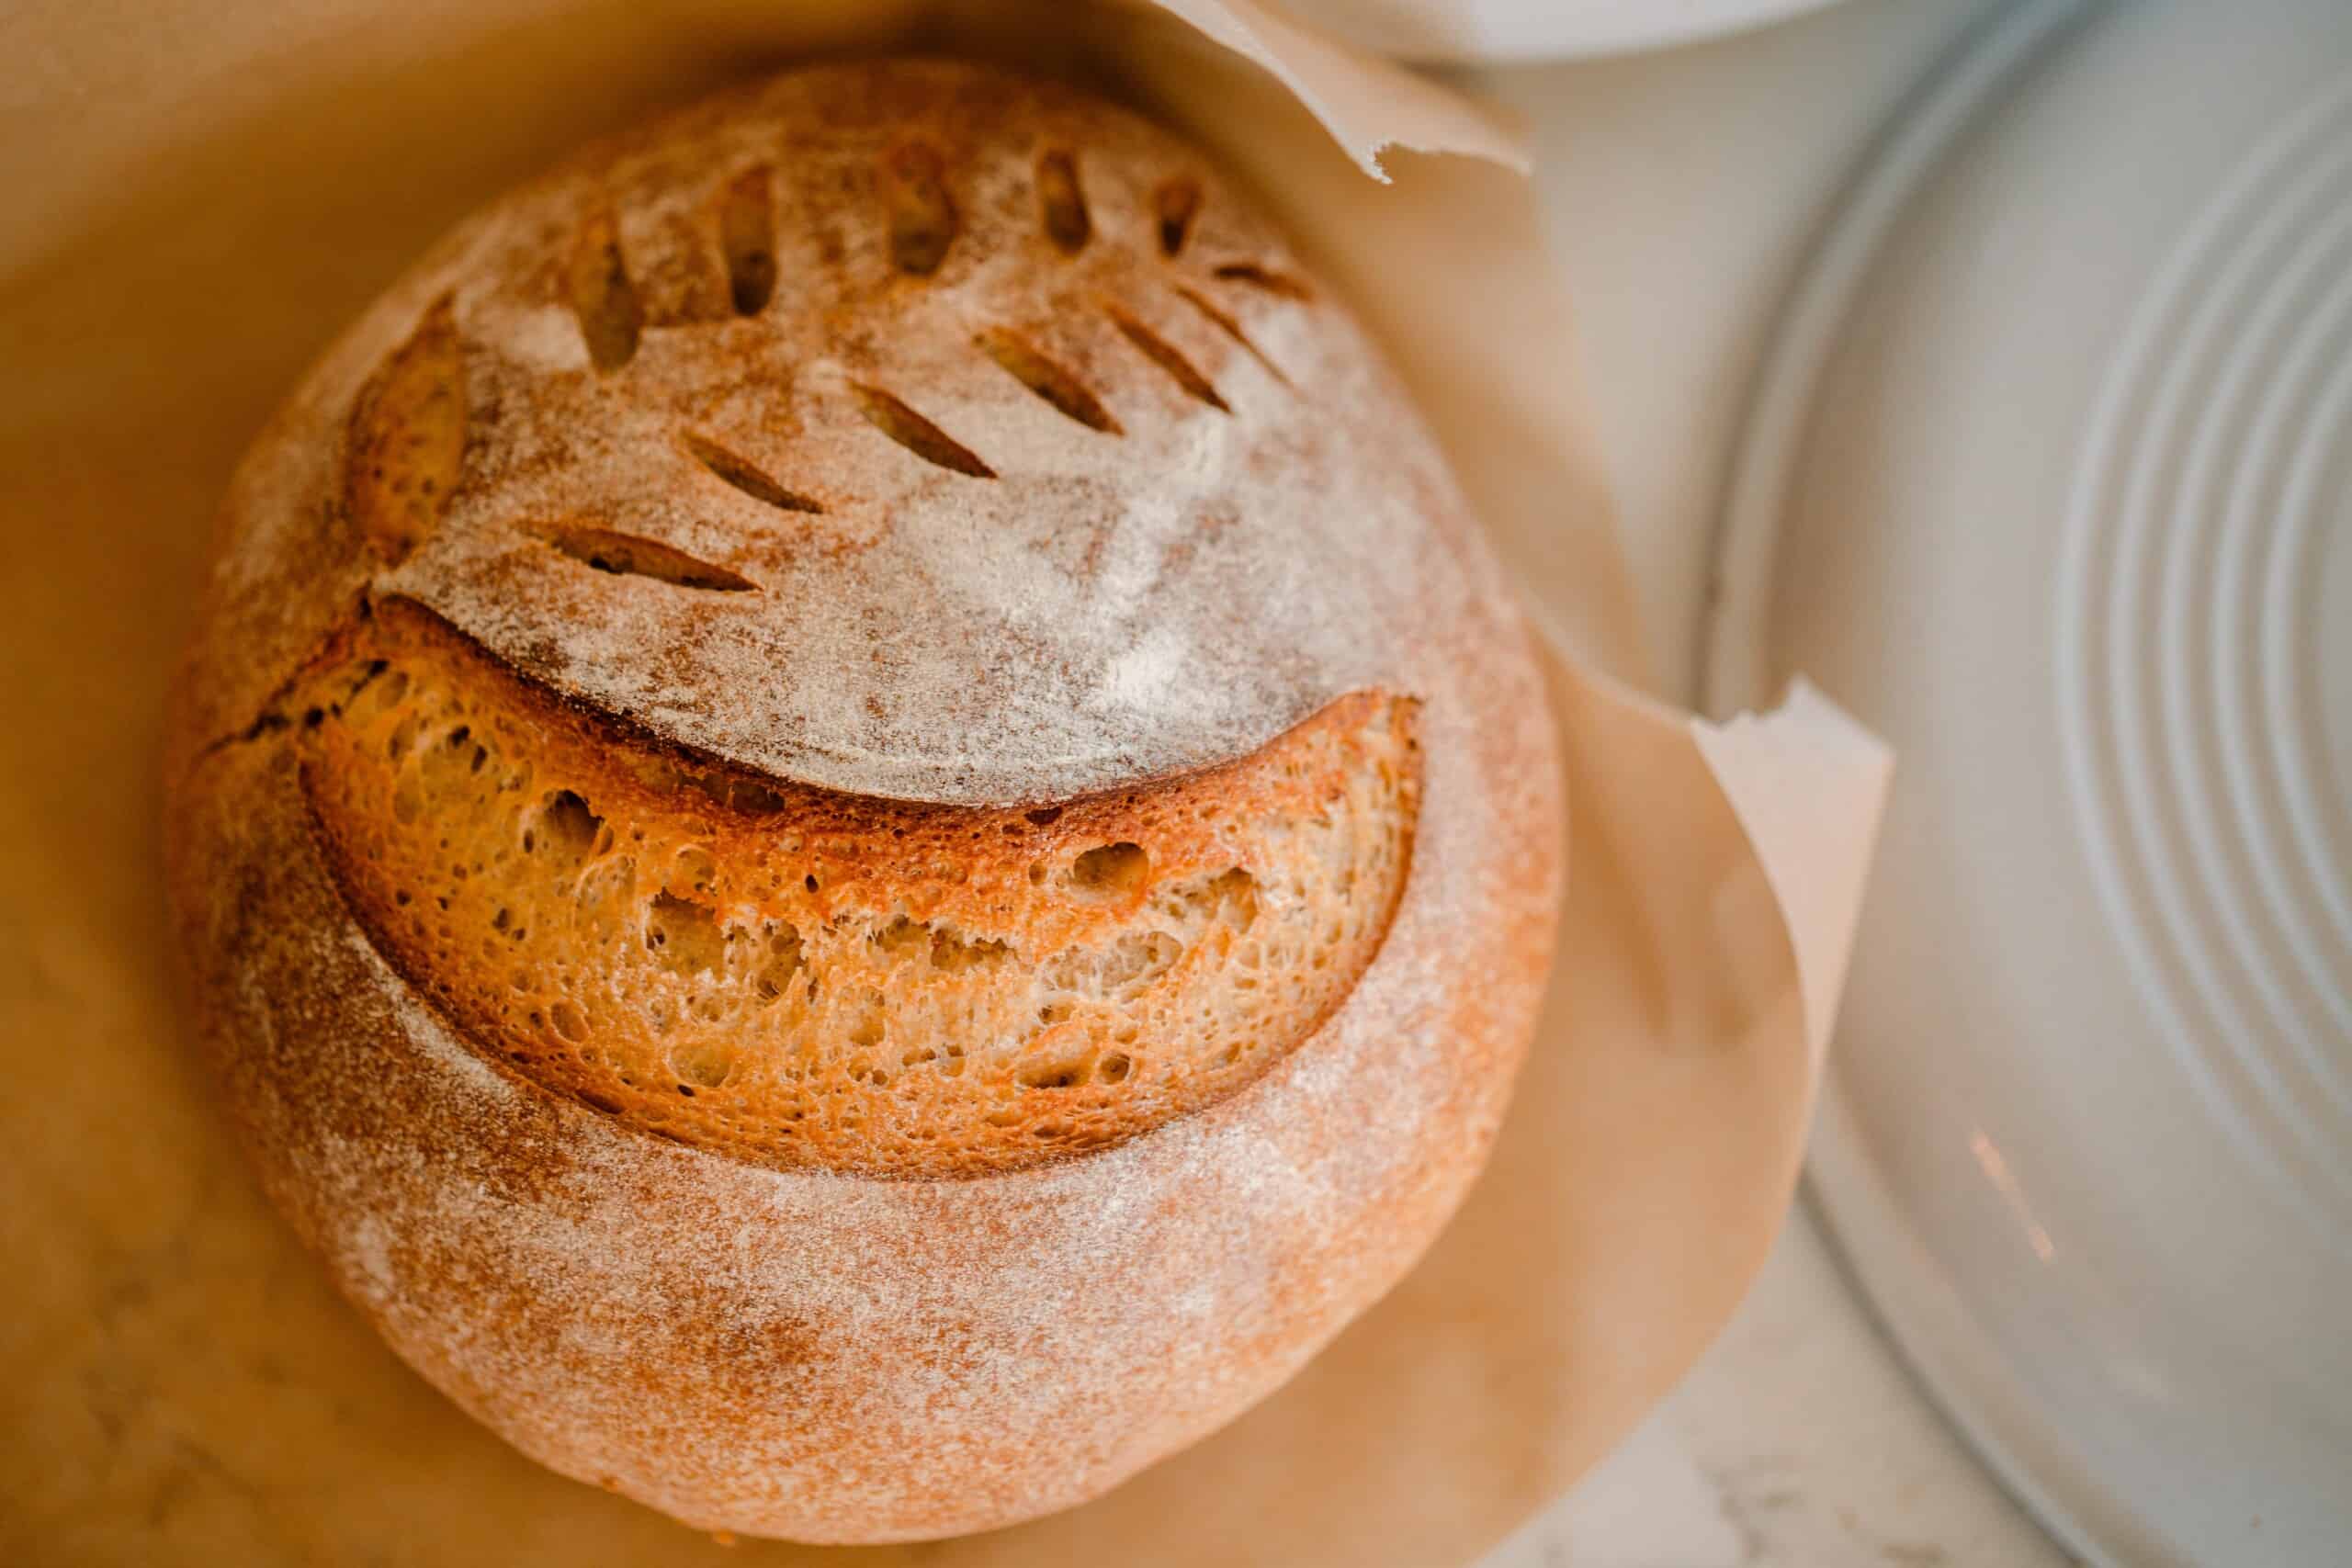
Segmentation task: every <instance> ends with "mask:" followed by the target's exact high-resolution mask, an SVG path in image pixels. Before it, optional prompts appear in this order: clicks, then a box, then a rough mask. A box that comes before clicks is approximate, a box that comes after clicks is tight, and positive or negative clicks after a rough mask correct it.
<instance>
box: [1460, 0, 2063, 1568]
mask: <svg viewBox="0 0 2352 1568" xmlns="http://www.w3.org/2000/svg"><path fill="white" fill-rule="evenodd" d="M1992 8H1993V7H1992V6H1989V5H1988V4H1986V0H1849V3H1848V4H1846V5H1842V6H1832V7H1830V8H1829V9H1827V10H1826V11H1822V12H1820V13H1817V14H1815V15H1812V16H1808V17H1800V18H1798V19H1797V20H1795V21H1792V22H1789V23H1786V24H1782V25H1781V26H1778V27H1773V28H1766V29H1763V30H1760V31H1758V32H1753V33H1748V34H1746V35H1744V36H1740V37H1736V38H1731V39H1721V40H1718V41H1715V42H1712V43H1706V44H1701V45H1696V46H1691V47H1687V48H1683V49H1678V50H1672V51H1665V52H1663V53H1657V54H1650V55H1643V56H1635V57H1631V58H1627V59H1623V60H1610V61H1600V62H1589V63H1579V64H1571V65H1557V66H1544V67H1534V68H1518V69H1512V70H1507V71H1497V72H1491V73H1481V74H1476V75H1472V76H1470V77H1469V78H1468V84H1469V85H1473V86H1475V87H1476V88H1477V89H1478V90H1480V91H1483V92H1486V93H1487V94H1490V95H1492V96H1498V97H1500V98H1502V99H1503V100H1505V101H1507V102H1509V103H1510V104H1511V105H1513V106H1514V107H1517V108H1518V109H1519V110H1520V111H1521V112H1522V113H1524V114H1526V115H1527V116H1528V117H1529V118H1530V120H1531V122H1532V125H1533V127H1534V130H1535V138H1536V143H1537V146H1538V149H1539V155H1540V160H1541V163H1540V169H1539V174H1538V181H1539V186H1540V188H1541V191H1542V195H1543V197H1544V206H1545V210H1546V214H1547V217H1548V219H1549V220H1550V223H1551V225H1552V228H1553V233H1554V239H1555V243H1556V244H1557V246H1558V249H1559V251H1560V254H1561V255H1562V257H1563V261H1564V264H1565V265H1566V270H1567V273H1568V276H1569V281H1570V285H1571V288H1572V289H1573V292H1574V295H1575V302H1576V305H1577V310H1578V312H1579V314H1578V327H1579V331H1580V332H1581V333H1582V344H1581V351H1582V353H1583V355H1584V357H1585V361H1586V367H1587V370H1588V373H1589V380H1590V384H1591V385H1592V387H1593V388H1594V390H1595V396H1594V398H1593V400H1592V402H1593V407H1594V409H1595V412H1596V418H1597V420H1598V422H1599V424H1600V441H1601V446H1602V449H1603V453H1604V456H1605V458H1606V460H1607V463H1608V466H1609V477H1610V479H1611V482H1612V484H1613V485H1614V487H1615V490H1616V493H1617V497H1618V501H1619V503H1620V506H1621V508H1622V512H1623V537H1624V540H1625V547H1626V553H1627V556H1628V558H1629V559H1630V561H1631V565H1632V568H1633V573H1634V579H1635V581H1636V584H1637V586H1638V588H1639V591H1640V592H1641V595H1642V601H1643V609H1644V611H1645V622H1646V624H1647V625H1648V626H1649V627H1650V628H1651V637H1652V642H1653V649H1652V651H1653V655H1654V657H1655V659H1656V660H1657V670H1658V671H1659V675H1660V678H1661V683H1662V685H1663V689H1664V690H1665V691H1666V692H1667V693H1668V694H1671V695H1673V696H1675V697H1677V698H1679V699H1680V700H1683V701H1686V702H1694V701H1695V700H1696V696H1697V689H1696V688H1697V679H1698V664H1697V653H1698V627H1699V615H1700V610H1701V606H1702V603H1703V600H1704V595H1705V591H1706V578H1707V564H1708V552H1709V540H1710V533H1711V528H1712V525H1713V516H1714V512H1715V507H1716V503H1717V500H1718V494H1719V491H1720V487H1721V485H1722V482H1723V478H1724V468H1725V466H1726V465H1727V463H1728V462H1729V459H1730V453H1731V445H1732V441H1733V439H1734V437H1735V435H1736V432H1737V430H1738V424H1739V420H1740V417H1741V412H1742V410H1743V407H1744V405H1745V402H1746V399H1747V388H1748V384H1749V380H1750V378H1751V377H1752V376H1753V375H1754V372H1755V367H1756V363H1757V359H1758V355H1759V354H1760V353H1761V352H1762V349H1763V346H1764V343H1765V339H1766V334H1767V333H1769V331H1770V326H1771V323H1772V319H1773V312H1774V310H1775V308H1776V306H1777V304H1778V302H1779V300H1780V298H1781V292H1782V290H1783V289H1784V288H1786V287H1787V285H1788V283H1789V280H1790V277H1791V276H1792V271H1793V269H1794V268H1795V266H1796V265H1797V263H1798V261H1799V259H1800V257H1801V256H1802V254H1803V253H1804V245H1805V243H1806V241H1807V238H1808V237H1809V235H1810V234H1811V232H1812V230H1813V228H1814V226H1815V224H1816V223H1817V222H1818V221H1819V220H1820V219H1821V217H1822V215H1823V212H1824V210H1825V207H1826V204H1827V203H1828V202H1829V201H1830V199H1831V198H1832V197H1833V196H1834V194H1835V193H1836V191H1837V189H1838V183H1839V181H1840V179H1841V178H1842V176H1843V174H1844V172H1845V171H1846V170H1847V169H1848V168H1849V166H1850V164H1851V162H1852V160H1853V159H1854V158H1855V157H1856V156H1857V155H1858V153H1859V152H1860V151H1861V149H1862V148H1863V146H1864V145H1865V144H1866V143H1867V141H1868V139H1869V137H1870V135H1871V131H1872V130H1873V128H1875V127H1876V126H1877V125H1878V124H1879V123H1880V121H1881V120H1882V118H1883V117H1884V116H1885V114H1886V113H1887V112H1888V111H1889V110H1890V109H1891V108H1892V107H1893V106H1894V104H1895V103H1896V102H1897V101H1898V100H1899V99H1900V97H1901V96H1902V95H1903V93H1904V92H1905V90H1906V89H1907V88H1908V87H1909V86H1910V85H1911V84H1912V83H1914V82H1915V81H1916V80H1917V77H1918V75H1919V73H1921V72H1922V71H1923V70H1925V69H1926V68H1927V66H1928V64H1929V63H1930V62H1932V61H1934V60H1935V59H1936V58H1937V56H1938V54H1939V51H1942V50H1943V49H1944V48H1945V47H1946V46H1947V45H1948V44H1949V43H1950V42H1951V40H1952V39H1955V38H1956V37H1958V36H1959V35H1960V34H1961V33H1962V32H1964V31H1965V30H1966V29H1967V28H1968V27H1969V26H1970V25H1971V24H1972V23H1973V21H1975V20H1976V19H1977V18H1979V17H1982V16H1983V15H1984V14H1985V13H1986V12H1987V11H1988V10H1990V9H1992ZM2068 1561H2070V1559H2069V1558H2068V1557H2067V1556H2066V1554H2065V1553H2064V1552H2063V1551H2060V1550H2059V1549H2058V1548H2057V1547H2056V1546H2054V1545H2052V1544H2051V1543H2050V1541H2049V1540H2047V1538H2046V1537H2044V1536H2043V1535H2042V1534H2041V1531H2040V1530H2039V1529H2037V1528H2036V1527H2035V1526H2034V1525H2033V1523H2032V1522H2031V1520H2030V1519H2029V1518H2028V1517H2026V1516H2024V1515H2023V1514H2022V1513H2021V1512H2020V1511H2019V1510H2018V1507H2017V1506H2015V1505H2014V1504H2013V1503H2012V1502H2010V1500H2009V1499H2008V1497H2007V1495H2005V1494H2004V1493H2003V1492H2002V1491H2001V1490H2000V1489H1999V1488H1998V1487H1997V1486H1996V1484H1995V1483H1993V1482H1992V1480H1991V1479H1990V1478H1989V1476H1988V1475H1987V1473H1986V1472H1985V1470H1984V1469H1983V1467H1982V1466H1981V1465H1979V1464H1978V1463H1977V1461H1975V1459H1974V1457H1973V1455H1972V1454H1971V1453H1970V1452H1969V1451H1968V1450H1967V1449H1966V1448H1965V1447H1964V1446H1963V1445H1962V1443H1961V1442H1960V1440H1959V1439H1958V1438H1957V1437H1956V1436H1955V1435H1954V1434H1953V1433H1952V1431H1951V1428H1950V1427H1948V1426H1946V1425H1945V1424H1944V1423H1943V1421H1942V1420H1941V1419H1940V1418H1939V1416H1937V1415H1936V1413H1935V1411H1934V1409H1933V1407H1932V1406H1931V1405H1929V1404H1928V1402H1927V1401H1926V1400H1925V1398H1924V1397H1923V1396H1922V1395H1921V1393H1919V1391H1918V1389H1917V1385H1916V1384H1915V1383H1914V1382H1912V1381H1911V1380H1910V1378H1909V1376H1908V1374H1907V1373H1906V1372H1905V1371H1904V1369H1903V1368H1902V1366H1901V1364H1900V1362H1899V1361H1897V1359H1895V1358H1894V1354H1893V1352H1892V1351H1891V1350H1890V1348H1889V1347H1888V1346H1887V1344H1886V1341H1885V1340H1884V1339H1883V1337H1882V1336H1881V1335H1880V1333H1879V1331H1878V1329H1877V1327H1876V1325H1874V1324H1873V1323H1872V1322H1871V1318H1870V1317H1869V1315H1868V1314H1867V1312H1866V1310H1865V1309H1864V1308H1863V1306H1862V1305H1861V1304H1860V1303H1859V1302H1858V1300H1857V1299H1856V1298H1855V1296H1854V1293H1853V1292H1852V1290H1851V1288H1850V1287H1849V1284H1848V1283H1847V1281H1846V1280H1845V1277H1844V1276H1843V1274H1842V1273H1841V1272H1840V1271H1839V1269H1838V1264H1837V1262H1836V1260H1835V1257H1834V1254H1833V1253H1832V1252H1831V1250H1830V1248H1829V1245H1828V1243H1827V1242H1826V1240H1825V1238H1824V1236H1823V1234H1822V1232H1821V1230H1820V1228H1819V1226H1818V1224H1817V1223H1816V1221H1815V1218H1814V1216H1813V1213H1812V1212H1811V1210H1810V1209H1809V1208H1806V1207H1801V1208H1800V1210H1799V1211H1798V1213H1797V1214H1796V1216H1795V1217H1794V1218H1793V1219H1792V1222H1791V1224H1790V1227H1789V1230H1788V1233H1787V1234H1786V1235H1784V1236H1783V1237H1782V1238H1781V1243H1780V1246H1779V1247H1778V1248H1777V1250H1776V1251H1775V1252H1774V1254H1773V1257H1772V1259H1771V1261H1770V1264H1769V1265H1768V1266H1767V1267H1766V1269H1765V1270H1764V1273H1763V1276H1762V1278H1761V1279H1760V1280H1758V1283H1757V1286H1756V1289H1755V1292H1754V1294H1753V1295H1751V1296H1750V1297H1749V1299H1748V1301H1747V1304H1746V1305H1745V1306H1744V1307H1743V1308H1742V1309H1741V1311H1740V1313H1739V1315H1738V1317H1737V1318H1736V1320H1735V1321H1734V1322H1733V1324H1732V1325H1731V1327H1730V1328H1729V1329H1728V1330H1727V1331H1726V1332H1725V1334H1724V1337H1723V1338H1722V1340H1721V1341H1720V1342H1719V1343H1718V1344H1717V1345H1716V1346H1715V1347H1714V1348H1713V1350H1711V1351H1710V1352H1709V1353H1708V1354H1707V1356H1706V1358H1705V1359H1703V1360H1702V1361H1701V1362H1700V1364H1699V1366H1698V1367H1697V1368H1696V1370H1694V1371H1692V1372H1691V1375H1690V1376H1689V1377H1688V1378H1687V1379H1686V1380H1685V1381H1684V1382H1683V1383H1682V1385H1681V1386H1680V1388H1679V1389H1678V1390H1677V1391H1676V1392H1675V1393H1674V1394H1673V1395H1672V1396H1671V1397H1670V1398H1669V1399H1668V1400H1667V1402H1666V1403H1665V1404H1663V1405H1662V1406H1661V1407H1660V1408H1659V1409H1658V1410H1657V1413H1656V1414H1655V1415H1653V1416H1651V1417H1650V1418H1649V1420H1648V1421H1646V1422H1645V1424H1644V1425H1643V1426H1642V1427H1640V1429H1639V1430H1637V1431H1636V1432H1635V1433H1634V1435H1633V1436H1632V1437H1630V1438H1627V1439H1626V1440H1625V1442H1624V1443H1623V1445H1621V1446H1620V1447H1619V1449H1618V1450H1617V1451H1616V1452H1615V1453H1614V1455H1612V1457H1611V1459H1610V1460H1609V1461H1606V1462H1605V1463H1604V1464H1602V1465H1601V1466H1600V1469H1598V1470H1597V1471H1595V1472H1592V1474H1591V1475H1589V1477H1588V1478H1587V1479H1586V1480H1585V1482H1584V1483H1582V1484H1581V1485H1580V1486H1578V1487H1577V1489H1576V1491H1575V1492H1573V1493H1572V1494H1570V1495H1568V1496H1567V1497H1566V1498H1564V1499H1562V1500H1561V1501H1560V1502H1559V1503H1558V1504H1556V1505H1555V1506H1553V1507H1552V1508H1551V1509H1549V1510H1548V1511H1547V1512H1546V1513H1544V1515H1543V1516H1542V1517H1539V1518H1538V1519H1536V1520H1535V1521H1534V1522H1532V1524H1530V1525H1529V1526H1528V1527H1527V1528H1526V1529H1524V1530H1522V1531H1521V1533H1520V1535H1519V1536H1518V1537H1517V1538H1515V1539H1514V1540H1512V1541H1511V1542H1510V1544H1509V1545H1507V1546H1505V1547H1504V1548H1503V1549H1502V1550H1500V1551H1498V1552H1496V1553H1495V1554H1494V1555H1493V1556H1492V1557H1491V1558H1490V1559H1489V1560H1488V1568H1569V1565H1573V1568H1946V1565H1949V1568H1963V1565H1973V1564H1980V1563H1982V1564H2000V1565H2002V1568H2012V1565H2013V1568H2053V1565H2056V1564H2063V1563H2065V1562H2068Z"/></svg>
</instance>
